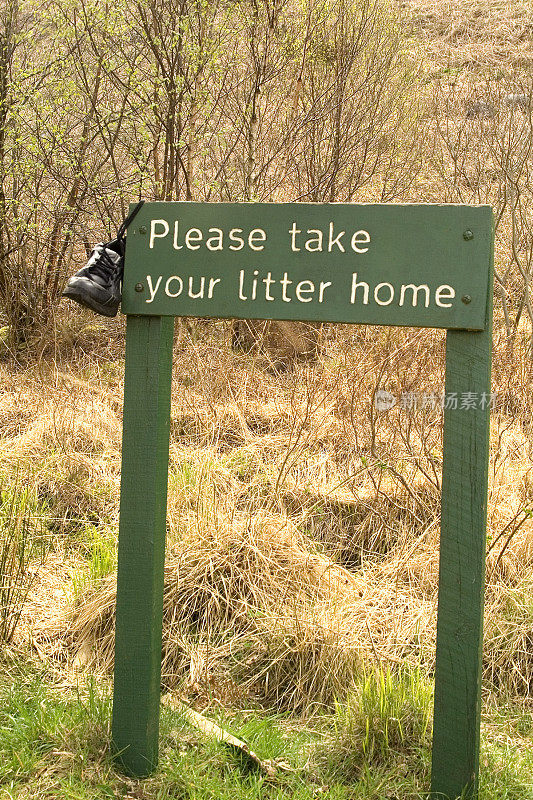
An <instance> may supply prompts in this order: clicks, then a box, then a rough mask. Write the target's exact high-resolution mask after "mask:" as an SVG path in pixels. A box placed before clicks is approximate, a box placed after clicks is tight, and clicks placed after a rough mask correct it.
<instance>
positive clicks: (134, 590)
mask: <svg viewBox="0 0 533 800" xmlns="http://www.w3.org/2000/svg"><path fill="white" fill-rule="evenodd" d="M492 250H493V223H492V212H491V209H490V208H489V207H487V206H481V207H470V206H450V205H440V206H439V205H401V206H394V205H337V204H324V205H310V204H230V203H228V204H218V205H217V204H212V205H211V204H205V205H204V204H197V203H146V204H145V205H144V206H143V208H142V210H141V212H140V213H139V215H138V217H137V218H136V219H135V223H134V225H132V228H131V229H130V230H129V231H128V245H127V253H126V267H125V275H124V292H123V305H122V310H123V311H124V313H126V314H127V336H126V372H125V386H124V430H123V446H122V480H121V500H120V530H119V557H118V588H117V617H116V643H115V684H114V698H113V746H114V749H115V753H116V756H117V758H118V760H119V761H120V763H121V764H122V766H123V768H124V769H125V770H126V771H127V772H129V773H130V774H133V775H136V776H143V775H147V774H149V773H150V772H152V771H153V770H154V769H155V767H156V765H157V758H158V725H159V694H160V677H161V632H162V614H163V568H164V558H165V527H166V502H167V479H168V450H169V432H170V391H171V374H172V340H173V317H174V316H176V315H179V316H187V315H189V316H210V317H244V318H259V319H294V320H320V321H333V322H335V321H343V322H354V323H355V322H358V323H370V324H376V325H416V326H422V327H428V328H429V327H431V328H433V327H435V328H439V327H440V328H446V329H447V333H446V385H445V393H446V395H448V396H453V395H454V394H455V396H458V397H459V396H463V395H464V394H465V393H472V394H473V395H475V396H478V397H480V396H485V397H486V396H488V395H489V394H490V364H491V342H492V333H491V319H492V257H493V256H492ZM256 273H257V274H256ZM443 447H444V465H443V484H442V511H441V545H440V571H439V606H438V621H437V651H436V670H435V709H434V727H433V763H432V783H431V793H432V796H433V797H435V798H437V797H438V798H452V799H453V798H457V797H460V796H465V797H474V796H475V795H476V794H477V776H478V767H479V731H480V704H481V652H482V622H483V593H484V572H485V566H484V564H485V528H486V516H487V480H488V459H489V405H488V403H478V404H476V405H470V406H469V407H468V408H462V407H461V404H454V403H449V404H446V406H445V411H444V441H443Z"/></svg>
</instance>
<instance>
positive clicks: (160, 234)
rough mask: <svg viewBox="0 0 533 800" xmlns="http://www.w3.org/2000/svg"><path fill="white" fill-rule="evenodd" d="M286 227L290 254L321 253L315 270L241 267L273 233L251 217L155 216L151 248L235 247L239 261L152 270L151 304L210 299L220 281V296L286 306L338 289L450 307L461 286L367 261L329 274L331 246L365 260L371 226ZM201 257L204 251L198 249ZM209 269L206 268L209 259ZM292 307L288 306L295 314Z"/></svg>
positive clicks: (373, 300)
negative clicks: (224, 270)
mask: <svg viewBox="0 0 533 800" xmlns="http://www.w3.org/2000/svg"><path fill="white" fill-rule="evenodd" d="M315 224H316V223H315ZM298 226H299V227H298ZM286 230H287V229H286ZM287 233H288V238H287V240H286V245H287V250H288V254H290V253H300V254H301V256H299V258H302V259H303V258H309V259H312V258H313V254H314V253H322V254H323V258H324V260H325V263H324V264H320V269H317V265H316V263H314V264H313V274H312V275H306V274H305V270H303V275H302V269H301V267H300V268H299V270H298V273H297V274H295V272H294V271H293V272H291V271H290V270H289V269H285V270H283V265H282V266H281V267H280V270H279V271H277V270H275V269H273V268H272V267H271V269H270V270H266V269H265V270H261V266H260V264H261V262H258V265H257V266H255V265H254V266H250V267H249V268H242V269H241V263H242V258H243V255H244V254H245V253H249V254H250V256H251V255H252V254H254V255H253V257H254V258H255V257H256V256H255V254H258V255H257V258H258V259H260V258H262V256H261V255H260V254H262V253H263V251H265V250H267V249H268V244H269V242H268V233H267V231H266V230H265V229H264V228H261V227H251V225H250V226H248V227H229V226H228V227H227V228H224V227H218V226H213V227H210V228H207V227H205V228H202V227H201V224H200V226H198V227H193V226H189V225H188V224H186V223H184V222H183V220H180V219H174V220H165V219H152V220H151V221H150V236H149V240H148V247H149V248H150V249H153V248H154V247H158V246H160V242H163V241H164V240H166V243H165V247H166V249H167V252H168V250H169V249H170V251H172V250H175V251H181V254H183V253H184V252H186V251H191V252H198V251H200V250H207V251H209V252H210V253H218V252H221V251H224V250H225V251H231V252H234V253H238V254H239V256H236V259H237V258H239V259H241V263H238V264H236V265H235V271H234V272H233V273H232V274H231V275H223V276H222V275H219V276H216V275H215V276H213V275H209V274H208V275H198V274H194V275H190V274H185V275H184V274H181V275H170V276H168V273H167V275H165V276H164V277H163V276H162V275H157V276H152V275H147V276H146V286H147V296H146V297H145V302H146V303H147V304H151V303H153V302H154V300H155V299H156V298H157V297H160V296H165V297H167V298H171V299H172V300H177V299H178V298H181V299H189V300H194V301H197V300H200V301H202V300H213V298H214V297H215V296H216V295H217V289H218V288H220V287H222V286H223V287H224V289H223V291H220V292H218V295H217V296H218V299H222V296H224V299H225V300H226V301H227V300H228V299H229V300H231V295H232V294H233V297H234V299H235V300H238V301H240V302H241V303H247V304H250V303H257V304H261V303H267V304H268V303H278V304H280V306H281V307H283V304H287V306H290V305H292V306H295V305H297V304H300V303H303V304H305V305H312V304H315V305H321V304H328V302H329V303H336V302H338V300H339V296H341V297H342V298H345V302H346V301H349V303H350V304H351V305H352V306H378V307H382V308H386V307H389V306H391V307H392V306H394V307H400V308H405V309H406V311H407V309H411V308H416V309H430V308H435V307H437V308H446V309H447V308H452V307H453V304H454V301H455V298H456V294H457V292H456V289H455V288H454V287H453V286H450V285H449V284H447V283H443V284H441V285H439V286H437V287H435V286H430V285H429V284H427V283H417V282H411V283H407V282H406V283H401V284H400V283H396V282H395V281H394V278H393V277H392V278H391V272H392V275H394V270H388V272H387V278H388V280H381V281H380V276H379V275H374V274H372V273H371V272H370V270H369V266H368V265H367V266H366V267H365V268H364V270H363V267H362V268H361V269H360V270H358V271H353V272H351V271H350V272H348V273H345V272H344V271H342V274H338V275H336V276H335V275H332V273H331V269H330V268H329V266H328V263H327V259H328V254H333V256H334V257H337V258H338V257H339V255H341V254H345V257H346V258H347V259H349V258H350V257H351V258H352V260H354V253H355V254H357V256H356V260H357V261H358V263H359V261H360V263H361V264H364V263H365V261H366V259H364V258H361V259H359V256H364V254H365V253H367V252H368V251H369V249H370V247H371V246H372V237H371V234H370V232H369V231H367V230H365V229H363V228H359V229H358V228H357V226H356V225H354V226H353V228H352V229H351V230H350V229H349V228H348V226H347V225H346V224H345V225H344V227H340V225H338V223H335V222H332V221H330V220H327V221H324V222H323V223H322V224H321V225H320V226H319V227H316V228H311V227H309V228H308V227H307V226H306V225H305V224H304V223H303V222H302V221H300V222H299V223H298V222H296V221H291V222H289V227H288V230H287ZM276 244H278V243H276ZM198 257H199V258H201V256H200V255H199V256H198ZM341 258H344V255H341ZM313 262H314V260H313ZM177 263H179V261H177ZM208 263H209V262H208ZM211 263H212V262H211ZM225 263H226V262H225ZM263 263H264V262H263ZM310 263H312V262H310ZM337 263H338V262H337ZM206 269H207V270H208V271H209V269H208V268H207V267H206ZM282 270H283V271H282ZM192 271H194V270H192ZM215 271H216V268H215ZM402 271H403V267H402ZM322 275H327V276H328V277H330V278H331V280H319V279H318V277H317V276H320V277H321V276H322ZM363 276H364V279H363ZM383 277H385V276H383ZM339 293H340V295H339ZM242 313H243V314H246V310H245V309H243V312H242ZM294 313H295V312H294V311H291V312H290V314H292V315H294Z"/></svg>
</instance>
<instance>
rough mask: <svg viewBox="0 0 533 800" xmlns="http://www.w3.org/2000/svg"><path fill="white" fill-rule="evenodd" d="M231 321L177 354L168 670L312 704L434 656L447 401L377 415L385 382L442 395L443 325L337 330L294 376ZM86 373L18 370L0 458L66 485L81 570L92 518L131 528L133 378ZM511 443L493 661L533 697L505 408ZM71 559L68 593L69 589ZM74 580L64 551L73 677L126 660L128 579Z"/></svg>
mask: <svg viewBox="0 0 533 800" xmlns="http://www.w3.org/2000/svg"><path fill="white" fill-rule="evenodd" d="M212 335H213V331H212V332H210V333H209V335H206V337H205V341H204V340H203V339H201V340H200V341H199V342H198V343H197V344H196V345H190V346H187V347H184V346H183V345H180V349H179V351H177V352H176V356H175V380H174V388H173V402H172V420H173V423H172V439H171V457H170V483H169V526H170V532H169V548H168V558H167V565H166V571H165V617H164V658H163V680H164V682H165V684H166V685H168V686H174V687H176V686H179V687H181V688H180V690H181V691H182V692H183V693H185V694H187V695H189V696H195V695H196V696H197V695H201V696H210V697H213V696H214V697H218V698H219V699H221V701H223V702H249V701H250V698H255V699H257V700H259V701H261V702H264V703H268V704H272V705H276V706H278V707H280V708H281V707H283V708H291V709H298V710H306V709H309V707H311V706H313V705H315V704H330V703H331V702H332V700H333V698H334V697H335V696H338V695H342V694H343V693H345V692H346V691H348V690H349V689H350V687H351V686H352V681H353V678H354V674H355V673H356V671H357V669H358V667H359V666H360V665H361V664H362V663H367V662H375V661H382V662H389V663H393V664H397V663H399V662H403V661H404V660H410V661H412V662H414V663H418V662H419V661H422V662H424V663H425V664H427V665H428V666H429V667H431V665H432V663H433V658H434V637H435V616H436V597H437V582H438V503H439V491H438V485H435V483H433V482H432V480H435V479H437V480H438V476H439V469H440V454H439V447H440V412H439V411H435V410H433V411H431V410H430V411H428V410H424V409H418V410H417V411H416V412H415V413H413V414H411V415H409V414H407V412H402V411H399V410H394V411H392V412H389V413H387V414H380V415H376V414H375V412H373V411H372V402H371V397H372V391H373V388H374V385H375V382H376V375H381V381H382V383H383V385H388V386H390V387H391V388H392V389H393V390H395V391H400V389H402V388H405V387H411V388H415V389H416V390H417V391H422V390H429V389H430V388H431V387H433V389H436V388H438V386H439V385H441V383H442V335H440V334H427V335H426V336H423V335H421V333H420V332H393V333H390V334H387V332H385V331H381V332H380V331H375V329H374V330H372V329H367V330H365V329H360V330H355V329H354V330H353V331H348V330H346V329H344V330H343V329H339V330H338V331H337V333H336V334H334V332H332V331H330V332H328V333H327V336H328V337H329V338H328V342H327V351H326V353H325V354H324V355H323V357H322V359H321V361H320V363H319V364H318V365H316V366H314V367H311V366H309V365H300V366H298V367H296V369H295V371H294V372H289V373H283V374H280V375H276V374H275V373H272V372H265V371H263V370H260V369H259V368H258V367H257V361H256V360H255V359H253V358H249V357H244V356H235V355H234V354H232V353H231V351H230V350H229V349H228V348H227V347H224V346H222V344H219V345H217V346H214V345H213V343H212V339H211V338H210V337H211V336H212ZM498 364H499V362H498V361H497V363H496V366H497V369H496V373H497V374H498V370H499V366H498ZM87 367H88V368H89V369H90V370H91V371H92V375H88V377H87V379H81V378H73V377H72V375H70V374H68V373H66V372H64V371H63V372H60V371H59V370H57V369H53V370H52V371H51V372H50V374H48V375H43V374H41V375H39V374H38V373H36V372H33V373H32V372H31V371H29V372H27V373H26V374H25V375H24V376H23V377H21V376H20V374H19V375H15V374H14V373H13V372H10V370H9V369H7V368H4V375H3V378H4V381H3V385H4V391H3V395H2V396H1V397H0V418H2V419H3V420H4V433H3V440H2V450H1V462H2V463H1V467H2V469H3V470H4V471H6V470H9V469H11V468H13V465H15V464H17V463H20V462H21V461H23V462H25V463H30V464H32V465H33V469H34V475H35V485H36V487H37V491H38V492H39V493H40V496H41V497H45V498H47V501H48V502H51V500H50V498H51V497H52V496H53V497H54V498H55V503H56V505H55V509H56V513H57V517H58V519H59V518H60V519H62V520H63V526H62V527H61V526H60V527H59V534H58V536H57V542H56V549H57V551H59V552H63V553H64V559H65V561H66V564H67V566H68V565H69V564H70V565H71V567H72V569H80V560H79V556H78V555H77V553H76V550H75V533H73V532H72V530H71V529H70V528H69V525H68V522H69V520H70V521H72V520H73V519H74V512H76V511H77V513H78V515H79V518H80V519H81V520H85V519H88V520H89V521H91V520H92V521H93V522H96V523H97V522H98V520H99V519H104V520H107V524H110V525H112V526H113V525H116V520H117V509H118V494H119V471H120V427H121V424H120V399H121V391H122V389H121V382H120V377H119V376H117V375H116V374H115V373H113V374H112V375H111V377H109V374H107V377H105V378H104V375H105V374H106V370H107V368H106V366H105V361H102V362H101V363H99V366H98V368H97V369H95V368H94V363H93V364H87ZM424 368H425V369H424ZM44 386H46V387H47V388H46V392H43V387H44ZM108 386H109V389H108ZM513 390H514V391H515V392H516V393H517V394H518V393H519V392H520V387H519V386H516V385H515V386H514V387H513ZM21 407H23V408H24V409H25V413H24V414H22V415H21V413H20V408H21ZM423 451H425V452H423ZM492 453H493V462H492V463H493V474H492V477H491V486H490V506H489V547H490V548H491V549H490V552H489V558H488V578H489V583H488V590H487V621H486V647H485V670H486V671H485V674H486V676H487V678H489V679H490V680H491V681H492V682H493V683H494V684H498V683H503V684H505V686H506V687H507V688H510V689H511V690H512V691H514V692H515V693H517V694H519V695H520V696H522V697H528V696H529V691H530V689H529V686H530V682H531V680H532V679H533V660H532V659H531V657H530V654H529V650H528V642H529V637H530V635H531V630H530V627H531V620H530V618H529V615H528V612H527V611H523V610H522V611H520V610H519V609H520V602H519V598H522V599H524V598H525V597H527V591H528V589H527V586H526V585H525V582H524V579H525V576H526V575H527V574H528V572H529V571H530V570H531V567H532V566H533V526H532V523H531V520H530V519H528V518H526V519H524V520H522V516H523V515H521V514H520V510H521V509H522V508H525V507H527V503H528V498H530V496H531V486H530V469H531V460H530V456H529V449H528V436H527V433H526V432H525V431H524V426H523V423H522V419H521V418H520V417H519V416H517V415H516V414H515V413H513V414H507V413H505V411H504V410H501V411H500V412H499V413H497V414H495V415H494V420H493V432H492ZM75 469H76V470H77V472H74V470H75ZM433 469H434V472H433V471H432V470H433ZM435 476H436V478H435ZM430 479H431V480H430ZM52 507H54V506H52ZM517 512H518V516H516V519H514V518H515V515H517ZM69 515H70V516H69ZM513 520H514V521H513ZM78 521H79V520H78ZM517 523H520V527H519V528H518V529H517V530H516V531H515V528H516V527H517ZM506 526H507V527H506ZM498 537H499V538H498ZM70 538H72V539H73V540H74V542H73V543H72V542H70ZM58 571H59V572H60V574H61V582H60V583H61V586H62V587H63V589H64V593H63V597H62V598H58V597H57V596H56V597H54V596H53V594H52V592H53V591H54V590H55V591H57V574H58ZM68 574H69V569H68V568H67V569H66V571H65V566H64V565H63V566H62V568H61V570H59V562H58V558H57V555H56V556H54V559H53V561H52V562H51V563H49V564H48V566H45V568H44V569H43V571H42V576H41V583H40V584H38V585H37V586H36V588H35V590H34V593H33V596H32V598H31V600H30V602H29V604H28V608H27V611H26V614H25V628H24V630H25V631H26V632H27V633H26V635H27V636H31V638H32V640H33V642H34V644H35V646H36V647H37V648H38V649H39V651H40V652H41V653H42V654H47V655H48V656H50V657H52V658H54V659H55V660H56V662H57V664H58V666H59V668H60V669H65V668H67V669H71V668H74V669H79V668H82V667H83V666H85V665H89V666H90V667H91V669H100V670H105V671H109V670H110V668H111V666H112V655H113V615H114V603H115V582H114V581H115V579H114V576H113V575H110V576H109V577H107V578H104V579H103V580H102V581H101V582H100V583H97V584H96V585H92V586H90V587H89V588H88V589H87V590H86V591H85V592H84V593H83V594H82V595H81V596H79V597H78V598H77V600H76V602H75V604H74V606H73V605H72V602H73V601H72V592H71V591H70V590H69V586H68ZM524 602H525V600H524ZM525 607H526V606H524V608H525ZM47 608H48V613H47Z"/></svg>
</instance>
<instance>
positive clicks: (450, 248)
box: [122, 202, 493, 330]
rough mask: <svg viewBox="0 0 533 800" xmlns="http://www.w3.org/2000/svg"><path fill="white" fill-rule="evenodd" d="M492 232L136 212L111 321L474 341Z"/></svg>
mask: <svg viewBox="0 0 533 800" xmlns="http://www.w3.org/2000/svg"><path fill="white" fill-rule="evenodd" d="M492 226H493V221H492V210H491V208H490V207H489V206H461V205H428V204H420V205H418V204H413V205H382V204H380V205H372V204H369V205H359V204H343V203H338V204H336V203H333V204H330V203H328V204H314V203H280V204H274V203H223V204H219V203H217V204H215V203H213V204H210V203H190V202H175V203H174V202H168V203H167V202H160V203H145V204H144V206H143V207H142V209H141V211H140V212H139V214H138V216H137V218H136V219H135V222H134V224H133V225H132V226H131V228H130V229H129V231H128V238H127V248H126V261H125V272H124V283H123V301H122V311H123V313H125V314H135V315H153V316H166V315H168V316H194V317H233V318H246V319H279V320H303V321H305V320H308V321H322V322H347V323H363V324H374V325H408V326H420V327H434V328H462V329H468V330H483V329H484V328H485V327H486V323H487V292H488V286H489V270H488V264H490V261H491V247H492ZM140 287H142V289H141V288H140ZM467 298H468V300H467Z"/></svg>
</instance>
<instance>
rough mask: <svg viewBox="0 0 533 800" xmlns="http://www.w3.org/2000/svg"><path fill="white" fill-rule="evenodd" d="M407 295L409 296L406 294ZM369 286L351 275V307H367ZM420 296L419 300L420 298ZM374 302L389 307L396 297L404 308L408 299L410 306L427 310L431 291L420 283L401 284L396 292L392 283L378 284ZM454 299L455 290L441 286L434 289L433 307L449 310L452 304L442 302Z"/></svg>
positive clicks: (355, 273) (424, 284) (354, 275)
mask: <svg viewBox="0 0 533 800" xmlns="http://www.w3.org/2000/svg"><path fill="white" fill-rule="evenodd" d="M408 293H409V294H408ZM369 295H370V284H368V283H367V282H366V281H358V280H357V272H354V273H353V274H352V290H351V294H350V303H351V304H352V305H354V304H356V303H357V302H359V303H361V304H362V305H365V306H367V305H368V303H369ZM419 296H421V299H420V297H419ZM373 297H374V301H375V302H376V303H377V304H378V305H380V306H389V305H391V303H393V302H394V299H395V297H398V302H397V305H399V306H405V305H407V304H408V303H406V300H408V299H410V300H411V303H410V305H412V306H413V308H417V307H419V306H420V305H423V306H424V307H425V308H429V304H430V297H431V290H430V288H429V286H428V285H427V284H426V283H421V284H419V285H418V286H415V284H414V283H402V284H401V286H400V287H399V290H397V289H396V288H395V287H394V286H393V285H392V283H378V284H377V285H376V286H375V287H374V290H373ZM454 297H455V289H454V288H453V287H452V286H448V284H446V283H445V284H442V285H441V286H437V288H436V289H435V305H436V306H440V307H441V308H451V306H452V303H443V302H442V301H443V300H453V298H454Z"/></svg>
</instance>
